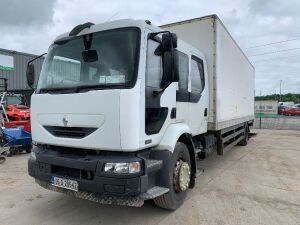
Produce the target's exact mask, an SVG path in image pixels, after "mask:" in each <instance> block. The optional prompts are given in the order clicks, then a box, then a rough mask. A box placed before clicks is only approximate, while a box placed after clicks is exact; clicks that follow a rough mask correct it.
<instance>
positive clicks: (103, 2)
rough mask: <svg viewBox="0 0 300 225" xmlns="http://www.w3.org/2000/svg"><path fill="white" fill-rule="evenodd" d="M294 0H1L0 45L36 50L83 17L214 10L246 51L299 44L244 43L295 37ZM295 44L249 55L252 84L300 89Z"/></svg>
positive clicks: (180, 15) (270, 89)
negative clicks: (252, 74) (253, 67)
mask: <svg viewBox="0 0 300 225" xmlns="http://www.w3.org/2000/svg"><path fill="white" fill-rule="evenodd" d="M299 9H300V1H299V0H289V1H286V0H263V1H262V0H231V1H228V0H216V1H204V0H173V1H171V0H170V1H161V0H148V1H139V0H127V1H124V0H114V1H111V0H56V1H55V0H26V1H18V0H1V1H0V31H1V38H0V48H7V49H12V50H16V51H24V52H29V53H35V54H41V53H43V52H45V51H47V48H48V46H49V45H50V44H51V42H52V41H53V39H54V38H55V37H56V36H57V35H59V34H61V33H64V32H67V31H70V30H71V29H72V28H73V27H74V26H76V25H78V24H80V23H84V22H87V21H89V22H94V23H102V22H106V21H108V20H115V19H123V18H133V19H143V20H146V19H147V20H150V21H151V22H152V24H154V25H161V24H166V23H171V22H176V21H180V20H186V19H190V18H195V17H201V16H204V15H209V14H218V16H219V17H220V18H221V20H222V21H223V23H224V24H225V26H226V27H227V29H228V30H229V32H230V33H231V34H232V36H233V37H234V39H235V40H236V41H237V43H238V44H239V45H240V46H241V48H242V49H243V50H244V51H245V53H246V55H248V56H250V55H256V54H261V53H266V52H274V51H280V50H284V49H289V48H297V47H298V48H300V40H298V41H297V40H295V41H290V42H284V43H281V44H275V45H267V46H263V47H259V48H250V49H247V47H249V46H255V45H261V44H265V43H270V42H276V41H282V40H287V39H292V38H295V37H300V13H299V12H298V11H299ZM293 55H300V50H299V49H298V50H292V51H287V52H280V53H279V52H278V53H272V54H267V55H261V56H253V57H249V59H250V60H251V61H252V62H253V65H254V66H255V69H256V71H257V72H256V85H255V88H256V90H260V89H261V90H262V92H263V93H264V94H268V93H274V92H275V90H277V92H279V80H283V85H282V91H283V93H287V92H300V90H299V82H300V65H299V60H300V57H294V58H293V57H290V56H293Z"/></svg>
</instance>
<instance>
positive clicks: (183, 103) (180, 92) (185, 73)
mask: <svg viewBox="0 0 300 225" xmlns="http://www.w3.org/2000/svg"><path fill="white" fill-rule="evenodd" d="M177 52H178V67H179V68H178V70H179V82H178V89H177V91H176V122H182V123H186V124H189V71H190V65H189V56H188V55H187V54H185V53H183V52H181V51H178V50H177Z"/></svg>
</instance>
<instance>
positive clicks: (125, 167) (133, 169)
mask: <svg viewBox="0 0 300 225" xmlns="http://www.w3.org/2000/svg"><path fill="white" fill-rule="evenodd" d="M140 171H141V164H140V162H129V163H125V162H117V163H105V166H104V172H106V173H117V174H128V173H129V174H132V173H138V172H140Z"/></svg>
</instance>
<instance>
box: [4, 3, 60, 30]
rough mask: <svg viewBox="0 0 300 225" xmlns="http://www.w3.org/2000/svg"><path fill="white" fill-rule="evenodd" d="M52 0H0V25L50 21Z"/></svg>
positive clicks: (51, 17) (25, 24) (52, 10)
mask: <svg viewBox="0 0 300 225" xmlns="http://www.w3.org/2000/svg"><path fill="white" fill-rule="evenodd" d="M55 2H56V1H54V0H42V1H41V0H26V1H19V0H1V1H0V25H1V26H13V27H14V26H31V25H37V26H39V25H44V24H49V23H52V19H53V14H54V5H55Z"/></svg>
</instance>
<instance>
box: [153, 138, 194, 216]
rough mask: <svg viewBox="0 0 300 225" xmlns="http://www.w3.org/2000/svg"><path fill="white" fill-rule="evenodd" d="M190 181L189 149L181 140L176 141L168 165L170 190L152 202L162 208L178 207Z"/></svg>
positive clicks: (173, 208) (184, 196)
mask: <svg viewBox="0 0 300 225" xmlns="http://www.w3.org/2000/svg"><path fill="white" fill-rule="evenodd" d="M190 182H191V160H190V154H189V150H188V148H187V147H186V145H185V144H184V143H182V142H178V143H177V144H176V146H175V149H174V152H173V154H172V160H171V163H170V167H169V188H170V191H169V192H168V193H166V194H164V195H161V196H159V197H157V198H155V199H154V203H155V204H156V205H157V206H159V207H161V208H164V209H168V210H175V209H177V208H179V207H180V206H181V205H182V204H183V202H184V200H185V198H186V194H187V190H188V187H189V185H190Z"/></svg>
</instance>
